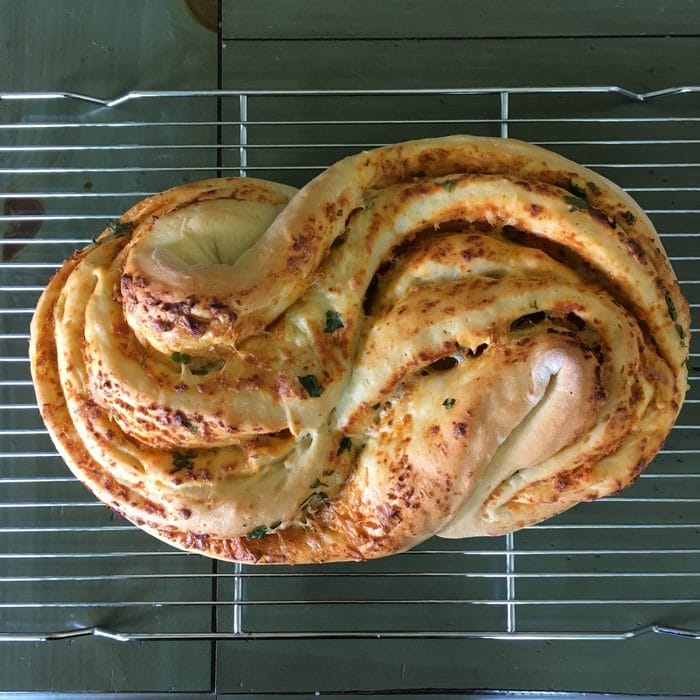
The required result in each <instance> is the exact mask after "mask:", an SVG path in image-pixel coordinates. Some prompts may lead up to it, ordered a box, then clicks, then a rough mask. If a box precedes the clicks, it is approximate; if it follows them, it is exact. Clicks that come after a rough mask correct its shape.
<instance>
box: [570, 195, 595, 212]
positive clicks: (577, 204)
mask: <svg viewBox="0 0 700 700" xmlns="http://www.w3.org/2000/svg"><path fill="white" fill-rule="evenodd" d="M564 201H565V202H566V203H567V204H570V205H571V208H570V209H569V211H579V210H581V211H586V210H587V209H590V208H591V205H590V203H589V202H588V200H586V199H582V198H581V197H576V196H574V195H573V194H567V195H564Z"/></svg>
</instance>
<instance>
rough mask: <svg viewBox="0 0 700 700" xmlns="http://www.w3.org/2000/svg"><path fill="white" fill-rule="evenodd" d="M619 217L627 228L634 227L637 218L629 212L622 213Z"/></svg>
mask: <svg viewBox="0 0 700 700" xmlns="http://www.w3.org/2000/svg"><path fill="white" fill-rule="evenodd" d="M620 216H621V217H622V220H623V221H624V222H625V223H626V224H627V225H628V226H634V224H635V222H636V221H637V218H636V217H635V215H634V214H633V213H632V212H631V211H623V212H622V213H621V214H620Z"/></svg>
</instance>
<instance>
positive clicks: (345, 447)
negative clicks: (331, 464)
mask: <svg viewBox="0 0 700 700" xmlns="http://www.w3.org/2000/svg"><path fill="white" fill-rule="evenodd" d="M350 450H352V440H351V439H350V438H349V437H344V438H343V439H342V440H341V441H340V446H339V447H338V451H337V452H336V454H337V455H338V456H340V455H342V454H343V452H350Z"/></svg>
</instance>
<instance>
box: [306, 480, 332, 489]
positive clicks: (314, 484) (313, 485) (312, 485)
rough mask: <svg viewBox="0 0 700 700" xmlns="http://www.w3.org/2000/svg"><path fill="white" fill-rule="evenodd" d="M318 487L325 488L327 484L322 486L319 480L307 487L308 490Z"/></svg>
mask: <svg viewBox="0 0 700 700" xmlns="http://www.w3.org/2000/svg"><path fill="white" fill-rule="evenodd" d="M319 486H326V487H327V486H328V484H324V483H323V482H322V481H321V480H320V479H316V481H314V483H313V484H311V486H309V488H311V489H317V488H318V487H319Z"/></svg>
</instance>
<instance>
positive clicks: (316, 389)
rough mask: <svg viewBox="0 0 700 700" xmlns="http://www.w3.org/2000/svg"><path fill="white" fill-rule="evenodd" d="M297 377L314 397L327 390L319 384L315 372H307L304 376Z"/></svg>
mask: <svg viewBox="0 0 700 700" xmlns="http://www.w3.org/2000/svg"><path fill="white" fill-rule="evenodd" d="M297 379H298V380H299V383H300V384H301V385H302V386H303V387H304V389H306V392H307V393H308V395H309V396H311V397H312V398H317V397H319V396H320V395H321V394H322V393H323V392H324V391H325V390H326V389H325V387H323V386H321V384H319V382H318V377H317V376H316V375H315V374H305V375H303V376H302V377H297Z"/></svg>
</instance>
